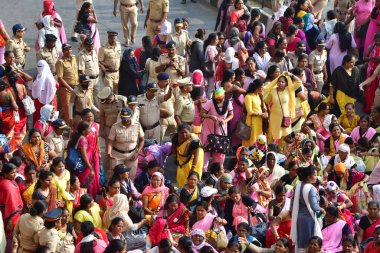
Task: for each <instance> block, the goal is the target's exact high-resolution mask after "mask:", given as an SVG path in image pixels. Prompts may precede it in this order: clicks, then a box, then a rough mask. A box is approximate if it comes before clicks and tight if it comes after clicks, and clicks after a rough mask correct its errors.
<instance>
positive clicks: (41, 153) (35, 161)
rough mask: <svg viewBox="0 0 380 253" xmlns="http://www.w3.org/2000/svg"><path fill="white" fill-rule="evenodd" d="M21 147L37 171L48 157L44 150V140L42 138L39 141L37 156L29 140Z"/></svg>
mask: <svg viewBox="0 0 380 253" xmlns="http://www.w3.org/2000/svg"><path fill="white" fill-rule="evenodd" d="M21 149H22V151H23V152H24V154H25V156H26V157H27V158H28V159H29V160H30V161H31V162H32V163H33V164H34V165H35V166H36V167H37V170H38V171H39V170H40V167H41V166H42V165H43V164H44V163H45V162H47V160H48V159H49V155H48V154H47V152H46V150H45V142H44V141H43V140H41V142H40V146H39V156H38V157H37V154H36V152H34V150H33V147H32V145H31V144H30V143H29V142H28V143H26V144H25V145H23V146H22V147H21Z"/></svg>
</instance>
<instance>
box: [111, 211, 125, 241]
mask: <svg viewBox="0 0 380 253" xmlns="http://www.w3.org/2000/svg"><path fill="white" fill-rule="evenodd" d="M123 227H124V220H123V219H122V218H120V217H115V218H113V219H112V220H111V224H110V226H109V227H108V232H107V238H108V241H109V242H110V241H112V240H122V241H125V237H124V235H123V233H122V232H123Z"/></svg>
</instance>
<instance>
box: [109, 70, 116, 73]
mask: <svg viewBox="0 0 380 253" xmlns="http://www.w3.org/2000/svg"><path fill="white" fill-rule="evenodd" d="M118 71H119V70H106V73H116V72H118Z"/></svg>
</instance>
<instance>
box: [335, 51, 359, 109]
mask: <svg viewBox="0 0 380 253" xmlns="http://www.w3.org/2000/svg"><path fill="white" fill-rule="evenodd" d="M330 56H331V53H330ZM359 80H360V71H359V69H358V68H357V67H356V66H355V57H354V56H353V55H350V54H348V55H345V56H344V57H343V61H342V65H341V66H339V67H337V68H336V69H335V71H334V72H333V73H332V76H331V79H330V82H331V84H330V85H329V95H330V103H331V104H335V106H334V107H335V108H334V109H336V113H335V115H340V114H346V109H345V106H346V104H348V103H352V104H355V102H356V99H357V97H358V92H357V90H358V86H359Z"/></svg>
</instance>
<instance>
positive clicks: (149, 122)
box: [137, 94, 164, 128]
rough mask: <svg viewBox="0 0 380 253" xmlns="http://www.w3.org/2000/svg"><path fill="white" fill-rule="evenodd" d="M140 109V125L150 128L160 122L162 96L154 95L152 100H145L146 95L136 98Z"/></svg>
mask: <svg viewBox="0 0 380 253" xmlns="http://www.w3.org/2000/svg"><path fill="white" fill-rule="evenodd" d="M137 100H138V102H139V108H140V123H141V125H142V126H143V127H146V128H150V127H151V126H153V125H154V124H156V123H157V122H159V121H160V104H161V103H162V102H164V96H163V95H158V96H157V95H156V96H154V98H153V99H152V100H149V99H147V98H146V95H145V94H143V95H140V96H138V97H137Z"/></svg>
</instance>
